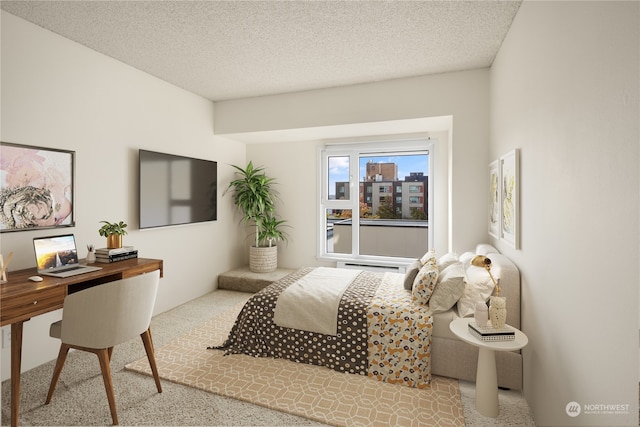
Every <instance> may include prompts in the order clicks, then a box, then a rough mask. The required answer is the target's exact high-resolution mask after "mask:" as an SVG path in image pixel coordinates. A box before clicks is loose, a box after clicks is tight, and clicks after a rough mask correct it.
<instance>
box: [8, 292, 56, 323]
mask: <svg viewBox="0 0 640 427" xmlns="http://www.w3.org/2000/svg"><path fill="white" fill-rule="evenodd" d="M64 297H65V287H64V286H56V287H53V288H48V289H42V290H39V291H35V292H29V293H28V294H25V295H23V296H18V297H13V298H11V299H10V300H8V301H4V300H3V301H2V313H1V314H0V319H1V323H2V325H8V324H9V323H13V322H17V321H24V320H28V319H30V318H31V317H34V316H38V315H40V314H43V313H48V312H49V311H53V310H57V309H59V308H62V303H63V302H64Z"/></svg>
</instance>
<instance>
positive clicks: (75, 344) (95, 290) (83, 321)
mask: <svg viewBox="0 0 640 427" xmlns="http://www.w3.org/2000/svg"><path fill="white" fill-rule="evenodd" d="M159 281H160V270H155V271H152V272H151V273H147V274H142V275H139V276H134V277H131V278H127V279H122V280H117V281H115V282H109V283H105V284H102V285H98V286H94V287H92V288H89V289H85V290H83V291H79V292H76V293H73V294H70V295H68V296H67V297H66V298H65V299H64V305H63V309H62V320H61V321H59V322H56V323H53V324H52V325H51V328H50V330H49V335H51V336H52V337H54V338H60V339H61V340H62V344H61V345H60V353H59V354H58V360H57V362H56V366H55V368H54V371H53V378H52V379H51V386H50V387H49V393H48V394H47V400H46V402H45V403H46V404H48V403H49V402H51V397H52V396H53V392H54V390H55V388H56V384H57V383H58V379H59V378H60V373H61V371H62V366H63V365H64V362H65V360H66V358H67V353H68V352H69V349H70V348H75V349H78V350H83V351H89V352H91V353H95V354H96V355H97V356H98V360H99V361H100V368H101V370H102V378H103V380H104V387H105V389H106V391H107V399H108V400H109V408H110V410H111V418H112V419H113V424H114V425H117V424H118V415H117V413H116V401H115V395H114V393H113V381H112V379H111V366H110V361H111V354H112V352H113V347H114V346H116V345H118V344H121V343H123V342H126V341H129V340H130V339H132V338H134V337H135V336H137V335H140V336H141V337H142V342H143V343H144V348H145V350H146V352H147V358H148V359H149V364H150V365H151V371H152V372H153V377H154V379H155V382H156V387H157V388H158V393H162V386H161V385H160V377H159V376H158V369H157V366H156V359H155V356H154V353H153V342H152V340H151V330H150V328H149V325H150V323H151V315H152V313H153V306H154V305H155V301H156V294H157V293H158V282H159Z"/></svg>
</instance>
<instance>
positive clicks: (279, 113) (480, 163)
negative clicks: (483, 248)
mask: <svg viewBox="0 0 640 427" xmlns="http://www.w3.org/2000/svg"><path fill="white" fill-rule="evenodd" d="M488 78H489V76H488V70H487V69H482V70H473V71H466V72H458V73H448V74H439V75H432V76H423V77H416V78H407V79H399V80H392V81H384V82H378V83H371V84H362V85H355V86H348V87H340V88H330V89H324V90H314V91H308V92H298V93H291V94H283V95H274V96H264V97H259V98H250V99H241V100H232V101H222V102H217V103H216V105H215V109H216V114H215V124H216V133H219V134H224V135H226V136H228V137H229V138H234V136H235V135H242V138H248V139H251V140H252V141H260V142H259V143H256V144H251V145H249V146H248V147H247V159H250V160H253V161H254V162H255V163H257V164H260V165H264V166H265V167H266V168H267V169H268V170H269V173H270V175H271V176H274V177H275V178H276V179H277V180H278V181H279V182H281V183H283V190H285V193H284V194H282V199H283V202H284V204H285V205H286V208H287V209H288V210H287V212H286V217H287V218H286V219H288V220H289V221H291V222H292V225H293V226H294V229H292V230H291V233H290V234H291V235H292V239H291V242H290V243H289V245H288V247H287V248H285V249H284V250H283V251H281V254H282V256H281V259H282V261H283V262H284V263H286V264H288V265H289V266H300V265H307V264H309V263H311V262H315V255H316V249H315V248H316V246H317V245H316V241H317V239H316V235H315V233H316V231H315V230H316V229H315V227H316V210H315V209H316V203H317V200H318V198H317V188H316V187H317V183H316V178H317V170H316V169H317V165H316V163H317V153H316V147H317V146H318V144H321V143H322V140H323V139H324V138H323V135H325V130H326V129H327V128H329V129H332V131H333V132H332V135H333V137H334V138H342V140H343V141H344V140H364V139H366V138H365V137H364V136H363V135H364V134H363V135H358V134H357V133H354V132H353V128H352V127H350V126H351V125H353V126H354V127H355V128H365V127H367V126H366V125H370V126H371V127H372V128H376V127H377V126H379V125H381V124H388V123H392V124H393V123H398V126H396V127H395V128H393V129H394V130H395V133H396V134H402V133H403V132H415V131H416V128H415V127H413V126H408V125H407V121H408V122H410V123H412V122H411V120H419V119H423V118H430V117H442V116H452V117H453V127H452V130H451V131H450V132H449V133H447V132H441V133H429V132H427V131H426V130H427V128H426V127H425V128H423V129H422V131H423V132H422V134H423V135H427V134H429V135H433V137H434V138H438V146H437V147H436V151H437V154H438V156H440V157H439V158H440V160H441V161H442V160H444V162H443V164H439V165H438V166H443V167H444V168H446V169H447V171H446V175H444V176H441V175H440V174H439V172H437V171H436V173H438V176H439V184H438V185H446V186H448V190H446V191H445V190H443V189H441V190H440V196H439V198H438V199H437V200H436V205H437V209H438V212H436V216H439V218H440V220H441V222H440V223H439V224H440V225H436V228H438V234H437V236H436V239H435V247H436V249H437V250H438V251H439V252H446V251H448V250H455V251H458V252H460V253H461V252H463V251H465V250H469V249H471V248H473V247H475V245H476V243H478V242H480V241H485V240H486V238H487V233H486V230H487V225H486V224H487V209H485V208H484V204H485V201H486V199H487V197H486V192H485V183H486V181H487V180H488V178H487V173H486V166H485V165H486V163H487V161H488V152H487V144H488V123H489V116H488V107H487V106H488V94H489V87H488ZM363 124H364V125H363ZM336 127H337V128H339V129H341V130H343V131H344V133H343V134H340V132H336V131H335V128H336ZM390 128H391V127H386V129H387V130H388V129H390ZM407 129H410V131H407ZM282 130H296V131H299V132H300V133H304V134H305V139H302V138H301V139H298V140H294V141H288V142H286V143H282V142H274V140H270V139H269V138H271V137H273V135H274V134H277V132H278V131H282ZM363 132H364V131H363ZM367 132H369V130H367ZM252 133H253V134H258V135H261V134H262V135H264V137H262V138H261V137H260V136H258V137H255V135H253V136H252V135H251V134H252ZM347 135H349V137H350V138H351V139H349V138H347ZM369 135H370V134H369ZM378 140H379V139H378ZM440 170H442V167H441V168H440ZM444 180H447V181H448V182H446V183H444V182H443V181H444ZM284 183H286V186H287V187H284V185H285V184H284ZM446 188H447V187H444V189H446ZM437 191H438V190H437ZM450 195H453V197H452V198H451V199H448V198H447V196H450ZM470 207H479V208H470ZM440 209H442V210H440ZM434 221H435V219H434ZM440 227H441V228H440Z"/></svg>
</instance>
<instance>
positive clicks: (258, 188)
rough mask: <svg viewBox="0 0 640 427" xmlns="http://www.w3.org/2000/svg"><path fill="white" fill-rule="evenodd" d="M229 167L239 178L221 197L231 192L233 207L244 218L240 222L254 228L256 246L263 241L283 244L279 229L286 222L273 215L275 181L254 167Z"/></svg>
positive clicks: (284, 237)
mask: <svg viewBox="0 0 640 427" xmlns="http://www.w3.org/2000/svg"><path fill="white" fill-rule="evenodd" d="M231 166H232V167H234V168H235V169H236V172H235V173H236V175H238V176H239V178H238V179H235V180H233V181H231V182H230V183H229V186H228V187H227V189H226V190H225V192H224V194H226V193H227V192H228V191H232V192H233V201H234V204H235V205H236V207H237V208H238V209H239V210H240V211H241V212H242V215H243V217H242V222H243V223H244V224H245V225H248V224H249V223H253V225H254V226H255V239H256V240H255V246H256V247H258V246H260V243H262V242H265V241H266V242H268V246H272V244H273V242H274V241H277V240H286V235H285V233H284V232H283V231H282V229H281V227H282V226H283V225H284V223H285V221H284V220H278V219H276V216H275V212H274V211H275V204H276V200H277V192H276V191H275V189H274V188H273V186H274V185H275V179H274V178H269V177H267V176H266V174H265V173H264V168H263V167H255V166H253V163H252V162H249V164H248V165H247V166H246V167H245V168H242V167H240V166H236V165H231Z"/></svg>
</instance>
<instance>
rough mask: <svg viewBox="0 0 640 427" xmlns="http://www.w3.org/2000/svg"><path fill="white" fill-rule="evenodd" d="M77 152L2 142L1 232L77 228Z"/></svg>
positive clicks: (0, 172) (0, 177)
mask: <svg viewBox="0 0 640 427" xmlns="http://www.w3.org/2000/svg"><path fill="white" fill-rule="evenodd" d="M74 173H75V152H74V151H66V150H57V149H52V148H43V147H32V146H27V145H19V144H12V143H8V142H0V232H3V233H4V232H10V231H24V230H33V229H42V228H55V227H73V226H74V225H75V221H74V215H73V204H74V188H73V183H74Z"/></svg>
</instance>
